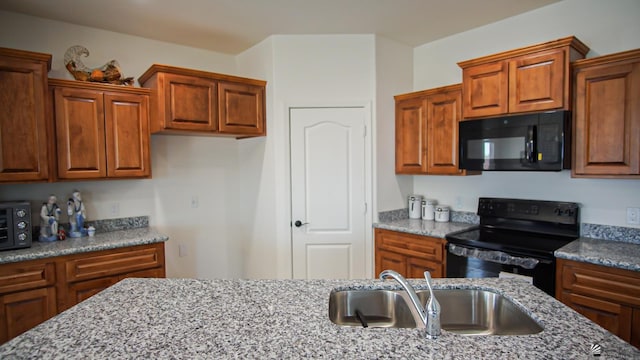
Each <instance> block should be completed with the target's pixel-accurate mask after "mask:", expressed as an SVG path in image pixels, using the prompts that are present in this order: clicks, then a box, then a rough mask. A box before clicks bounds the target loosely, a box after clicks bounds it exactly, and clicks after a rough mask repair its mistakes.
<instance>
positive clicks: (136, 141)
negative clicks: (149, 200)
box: [104, 93, 151, 177]
mask: <svg viewBox="0 0 640 360" xmlns="http://www.w3.org/2000/svg"><path fill="white" fill-rule="evenodd" d="M104 101H105V126H106V127H105V129H106V155H107V175H108V176H109V177H145V176H149V175H150V174H151V166H150V160H149V97H148V96H145V95H135V94H117V93H106V94H105V96H104Z"/></svg>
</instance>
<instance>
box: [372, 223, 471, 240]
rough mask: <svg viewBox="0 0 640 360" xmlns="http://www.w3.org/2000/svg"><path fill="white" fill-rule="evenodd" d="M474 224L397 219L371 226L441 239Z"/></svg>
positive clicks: (469, 227)
mask: <svg viewBox="0 0 640 360" xmlns="http://www.w3.org/2000/svg"><path fill="white" fill-rule="evenodd" d="M477 226H478V225H476V224H468V223H461V222H436V221H433V220H421V219H398V220H391V221H380V222H377V223H375V224H373V227H375V228H379V229H386V230H393V231H399V232H404V233H409V234H415V235H424V236H431V237H436V238H443V239H444V237H445V236H446V235H447V234H450V233H453V232H458V231H463V230H468V229H471V228H474V227H477Z"/></svg>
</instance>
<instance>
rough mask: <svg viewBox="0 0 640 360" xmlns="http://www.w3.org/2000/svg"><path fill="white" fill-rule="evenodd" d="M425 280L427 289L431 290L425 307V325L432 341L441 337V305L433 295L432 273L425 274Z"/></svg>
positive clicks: (426, 272)
mask: <svg viewBox="0 0 640 360" xmlns="http://www.w3.org/2000/svg"><path fill="white" fill-rule="evenodd" d="M424 279H425V280H426V281H427V287H428V288H429V300H428V301H427V305H426V306H425V309H424V312H425V318H426V319H427V321H425V325H426V328H427V337H428V338H430V339H436V338H437V337H438V336H440V333H441V327H440V303H439V302H438V299H436V296H435V295H434V294H433V287H432V286H431V273H429V271H425V272H424Z"/></svg>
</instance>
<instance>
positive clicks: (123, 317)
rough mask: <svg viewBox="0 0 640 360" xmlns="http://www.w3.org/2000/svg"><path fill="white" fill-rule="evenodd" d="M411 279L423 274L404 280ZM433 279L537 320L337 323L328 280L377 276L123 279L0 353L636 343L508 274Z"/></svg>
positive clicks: (343, 284)
mask: <svg viewBox="0 0 640 360" xmlns="http://www.w3.org/2000/svg"><path fill="white" fill-rule="evenodd" d="M410 281H411V283H412V284H414V286H415V287H416V288H419V289H424V288H426V286H425V283H424V281H420V280H410ZM435 287H436V288H480V289H495V290H496V291H497V292H499V293H501V294H503V295H505V296H507V297H508V298H510V299H512V300H514V301H516V302H517V303H519V304H521V305H522V306H524V307H525V308H526V309H527V310H528V312H529V313H530V314H531V316H532V317H533V318H534V319H535V320H536V321H538V322H539V323H540V324H542V325H543V327H544V330H543V331H542V332H541V333H538V334H535V335H521V336H462V335H458V334H454V333H451V332H447V331H443V333H442V336H441V337H439V338H438V339H436V340H429V339H426V338H425V337H424V333H423V332H424V330H422V329H390V328H361V327H342V326H338V325H335V324H333V323H332V322H331V321H330V320H329V317H328V299H329V294H330V293H331V291H332V290H334V289H380V288H387V289H391V288H393V289H399V286H398V285H397V283H396V282H394V281H385V282H382V281H379V280H359V281H356V280H194V279H133V278H132V279H125V280H122V281H121V282H119V283H117V284H116V285H114V286H112V287H110V288H108V289H106V290H105V291H103V292H101V293H99V294H97V295H95V296H93V297H91V298H90V299H88V300H86V301H84V302H82V303H80V304H78V305H76V306H74V307H72V308H71V309H68V310H67V311H65V312H63V313H62V314H59V315H57V316H56V317H54V318H52V319H50V320H48V321H47V322H45V323H43V324H41V325H39V326H37V327H35V328H33V329H31V330H30V331H28V332H26V333H24V334H22V335H20V336H18V337H16V338H14V339H13V340H11V341H9V342H7V343H5V344H4V345H2V346H1V347H0V358H2V359H24V358H64V359H81V358H82V359H85V358H91V359H107V358H108V359H118V358H140V359H165V358H182V359H196V358H197V359H201V358H213V359H220V358H260V359H264V358H274V359H282V358H332V359H363V358H369V359H372V358H452V359H471V358H476V359H513V358H536V359H541V358H545V359H567V358H587V357H589V356H591V353H590V351H591V345H592V344H598V345H600V346H601V349H602V354H603V357H604V358H607V359H612V358H620V359H631V358H639V357H640V351H638V350H637V349H636V348H634V347H632V346H631V345H629V344H628V343H626V342H624V341H622V340H621V339H619V338H618V337H616V336H615V335H613V334H611V333H609V332H608V331H606V330H604V329H602V328H601V327H599V326H597V325H596V324H594V323H592V322H591V321H589V320H587V319H586V318H584V317H582V316H581V315H579V314H577V313H576V312H574V311H573V310H571V309H569V308H568V307H566V306H565V305H563V304H561V303H560V302H558V301H557V300H555V299H553V298H552V297H549V296H547V295H546V294H545V293H544V292H542V291H540V290H538V289H537V288H535V287H533V286H531V285H529V284H527V283H525V282H522V281H519V280H516V279H436V280H435Z"/></svg>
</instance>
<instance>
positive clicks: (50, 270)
mask: <svg viewBox="0 0 640 360" xmlns="http://www.w3.org/2000/svg"><path fill="white" fill-rule="evenodd" d="M55 282H56V271H55V264H54V263H53V262H47V263H29V262H24V263H14V264H4V265H2V266H0V294H2V293H9V292H13V291H21V290H28V289H35V288H39V287H45V286H50V285H53V284H54V283H55Z"/></svg>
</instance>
